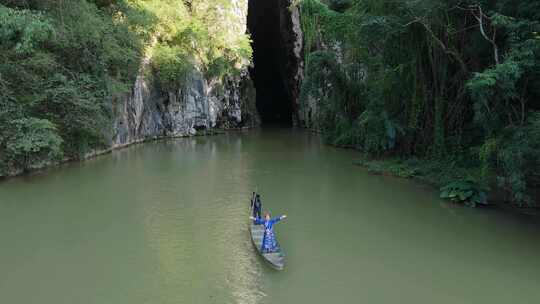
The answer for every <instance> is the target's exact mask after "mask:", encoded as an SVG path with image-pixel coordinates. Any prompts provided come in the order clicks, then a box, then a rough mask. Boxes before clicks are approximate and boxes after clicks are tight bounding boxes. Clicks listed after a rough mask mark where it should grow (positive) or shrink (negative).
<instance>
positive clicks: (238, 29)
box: [111, 0, 260, 148]
mask: <svg viewBox="0 0 540 304" xmlns="http://www.w3.org/2000/svg"><path fill="white" fill-rule="evenodd" d="M230 4H231V6H230V7H229V9H230V12H229V13H227V14H226V16H227V18H228V24H230V27H229V28H227V29H223V30H224V31H229V32H232V33H245V32H246V25H247V24H246V23H247V10H248V1H247V0H231V2H230ZM231 36H232V35H231ZM151 60H152V58H151V54H148V56H147V57H146V58H145V59H144V60H143V62H142V63H141V68H140V71H139V75H138V76H137V79H136V81H135V85H134V87H133V89H132V92H131V93H130V94H129V95H128V96H125V97H124V98H122V99H120V100H116V102H115V103H114V104H113V115H114V122H113V135H112V139H111V147H112V148H116V147H121V146H125V145H129V144H131V143H136V142H141V141H144V140H148V139H153V138H161V137H180V136H191V135H196V134H197V133H200V132H202V131H208V130H211V129H215V128H220V129H230V128H241V127H252V126H256V125H258V124H259V122H260V119H259V115H258V113H257V110H256V106H255V97H256V96H255V88H254V85H253V82H252V81H251V79H250V77H249V74H248V72H247V65H248V64H249V63H248V62H246V63H244V65H245V66H246V68H245V69H244V70H243V71H242V72H241V73H240V75H239V76H228V77H225V78H224V79H206V78H205V77H204V75H203V74H202V73H201V72H200V71H199V69H197V68H196V69H195V70H194V71H193V72H192V73H190V75H188V77H187V78H186V80H185V82H184V83H183V85H182V86H180V87H178V88H175V89H174V90H168V89H167V90H165V89H162V88H160V86H159V84H158V83H156V81H154V80H153V79H152V77H151V76H148V75H151V74H152V71H151V68H150V62H151Z"/></svg>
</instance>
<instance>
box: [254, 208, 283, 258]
mask: <svg viewBox="0 0 540 304" xmlns="http://www.w3.org/2000/svg"><path fill="white" fill-rule="evenodd" d="M286 218H287V216H286V215H282V216H278V217H274V218H271V217H270V213H268V212H266V213H265V214H264V219H261V218H254V217H253V216H252V217H251V219H252V220H253V223H254V224H255V225H264V236H263V241H262V245H261V251H262V252H263V253H270V252H275V251H276V250H277V249H278V244H277V241H276V237H275V235H274V228H273V226H274V224H275V223H277V222H279V221H281V220H283V219H286Z"/></svg>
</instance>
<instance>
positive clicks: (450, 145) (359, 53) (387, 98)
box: [297, 0, 540, 205]
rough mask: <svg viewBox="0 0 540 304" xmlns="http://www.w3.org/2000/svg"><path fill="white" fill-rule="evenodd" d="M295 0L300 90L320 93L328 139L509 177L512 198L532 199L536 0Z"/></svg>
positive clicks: (461, 174)
mask: <svg viewBox="0 0 540 304" xmlns="http://www.w3.org/2000/svg"><path fill="white" fill-rule="evenodd" d="M297 4H298V5H300V9H301V13H302V14H301V15H302V20H301V22H302V28H303V31H304V40H305V46H304V50H305V56H306V57H305V62H306V72H305V81H304V84H303V87H302V92H301V98H302V102H303V103H305V105H308V104H309V103H310V102H313V100H316V101H317V103H316V104H317V112H316V116H317V117H314V118H311V119H310V117H308V118H307V121H306V123H307V124H309V125H311V126H312V127H315V128H320V129H321V130H322V131H323V134H324V135H325V138H326V139H327V140H328V141H329V142H330V143H333V144H337V145H347V146H354V147H356V148H358V149H361V150H363V151H365V152H368V153H370V154H372V155H376V156H383V155H384V156H399V157H401V158H411V157H414V158H418V157H419V158H422V159H424V160H425V161H429V162H434V163H439V164H441V165H440V166H439V167H438V169H439V171H442V170H451V171H454V172H455V174H453V175H450V177H449V178H447V179H445V180H442V181H440V182H442V183H444V184H446V183H450V182H453V181H455V180H462V181H463V182H465V180H470V179H472V180H474V183H475V184H478V185H481V186H482V187H484V186H493V185H497V186H498V187H500V188H503V189H505V190H506V191H507V193H508V194H509V197H508V200H509V201H511V202H513V203H516V204H520V205H523V204H532V203H533V200H532V198H533V197H534V192H533V190H534V188H535V187H536V186H537V185H538V177H539V173H540V153H539V151H540V150H538V149H539V148H540V136H539V134H540V114H539V112H538V111H540V104H539V103H538V102H537V100H538V98H539V97H540V72H539V71H540V34H539V33H540V22H539V20H540V3H539V2H538V1H532V0H528V1H519V2H515V1H509V0H497V1H472V0H462V1H459V0H452V1H442V0H430V1H414V0H403V1H386V0H329V1H318V0H304V1H300V2H299V3H297ZM448 164H450V165H448ZM463 168H466V170H462V169H463ZM435 170H436V169H435ZM453 185H455V184H453Z"/></svg>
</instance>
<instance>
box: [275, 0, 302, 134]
mask: <svg viewBox="0 0 540 304" xmlns="http://www.w3.org/2000/svg"><path fill="white" fill-rule="evenodd" d="M293 2H295V1H294V0H279V11H280V18H279V22H280V36H281V42H282V45H283V46H284V52H283V54H282V58H281V62H282V66H281V68H282V75H285V77H286V79H285V88H286V90H287V92H288V94H289V99H290V100H291V102H292V112H293V113H292V115H293V119H292V120H293V124H294V125H295V126H301V125H302V122H301V121H300V117H299V115H298V114H299V112H300V103H299V98H300V86H301V84H302V77H303V75H304V60H303V56H302V51H303V49H302V48H303V39H304V38H303V35H302V28H301V24H300V9H299V7H298V5H294V4H293Z"/></svg>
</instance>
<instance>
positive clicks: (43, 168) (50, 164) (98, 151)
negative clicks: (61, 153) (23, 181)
mask: <svg viewBox="0 0 540 304" xmlns="http://www.w3.org/2000/svg"><path fill="white" fill-rule="evenodd" d="M257 127H258V126H253V127H242V128H230V129H211V130H202V131H197V132H196V133H193V134H185V135H172V136H156V137H149V138H145V139H139V140H135V141H132V142H129V143H125V144H121V145H115V146H111V147H108V148H104V149H95V150H92V151H89V152H87V153H85V154H84V155H83V156H81V157H65V158H63V159H62V160H61V161H58V162H48V163H45V164H44V165H43V166H40V167H36V168H31V169H27V170H22V169H17V170H11V171H9V170H8V171H5V172H1V171H0V182H2V181H4V180H7V179H10V178H13V177H17V176H22V175H26V174H36V173H39V172H41V171H46V170H49V169H53V168H56V167H59V166H62V165H65V164H69V163H76V162H84V161H87V160H91V159H94V158H96V157H99V156H102V155H107V154H110V153H112V152H113V151H117V150H122V149H125V148H129V147H131V146H134V145H140V144H146V143H150V142H155V141H161V140H167V139H174V138H187V137H200V136H216V135H221V134H224V133H226V132H236V131H242V130H250V129H254V128H257ZM2 174H4V175H2Z"/></svg>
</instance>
